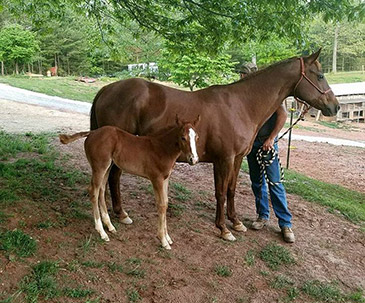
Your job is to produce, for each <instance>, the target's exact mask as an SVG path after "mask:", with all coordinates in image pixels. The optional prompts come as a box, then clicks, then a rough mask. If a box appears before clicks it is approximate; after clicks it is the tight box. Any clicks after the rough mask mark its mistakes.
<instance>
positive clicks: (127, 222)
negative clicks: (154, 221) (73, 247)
mask: <svg viewBox="0 0 365 303" xmlns="http://www.w3.org/2000/svg"><path fill="white" fill-rule="evenodd" d="M120 222H122V223H123V224H127V225H129V224H132V223H133V221H132V219H131V218H129V217H125V218H123V219H122V220H120Z"/></svg>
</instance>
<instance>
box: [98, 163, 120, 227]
mask: <svg viewBox="0 0 365 303" xmlns="http://www.w3.org/2000/svg"><path fill="white" fill-rule="evenodd" d="M109 171H110V168H109V169H108V170H107V171H106V173H105V175H104V178H103V183H102V185H101V187H100V191H99V205H100V211H101V218H102V220H103V222H104V224H105V225H106V226H107V227H108V230H109V231H110V232H112V233H116V232H117V231H116V229H115V227H114V226H113V224H112V222H111V221H110V217H109V214H108V209H107V207H106V203H105V187H106V183H107V182H108V175H109Z"/></svg>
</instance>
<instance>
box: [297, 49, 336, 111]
mask: <svg viewBox="0 0 365 303" xmlns="http://www.w3.org/2000/svg"><path fill="white" fill-rule="evenodd" d="M320 52H321V50H319V51H317V52H316V53H313V54H312V55H310V56H308V57H303V58H300V68H301V71H300V73H301V74H300V80H299V81H298V82H297V84H296V86H295V88H294V97H299V98H300V99H302V100H304V101H306V102H307V103H308V104H309V105H311V106H313V107H315V108H317V109H319V110H321V111H322V114H323V115H325V116H334V115H336V114H337V112H338V110H339V109H340V106H339V103H338V101H337V99H336V97H335V95H334V93H333V92H332V90H331V88H330V87H329V85H328V82H327V80H326V79H325V77H324V75H323V72H322V69H321V65H320V64H319V62H318V61H317V59H318V56H319V54H320Z"/></svg>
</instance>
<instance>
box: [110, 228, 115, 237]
mask: <svg viewBox="0 0 365 303" xmlns="http://www.w3.org/2000/svg"><path fill="white" fill-rule="evenodd" d="M109 231H110V232H111V233H112V234H114V235H115V234H116V233H117V230H116V229H115V228H112V229H110V230H109Z"/></svg>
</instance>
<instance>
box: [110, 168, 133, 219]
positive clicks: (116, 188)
mask: <svg viewBox="0 0 365 303" xmlns="http://www.w3.org/2000/svg"><path fill="white" fill-rule="evenodd" d="M121 174H122V170H121V169H120V168H119V167H118V166H116V165H115V164H112V167H111V169H110V173H109V188H110V195H111V198H112V204H113V211H114V213H115V215H116V216H117V217H118V218H119V219H120V222H122V223H123V224H132V223H133V221H132V220H131V218H129V216H128V214H127V213H126V212H125V211H124V210H123V208H122V200H121V198H120V176H121Z"/></svg>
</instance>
